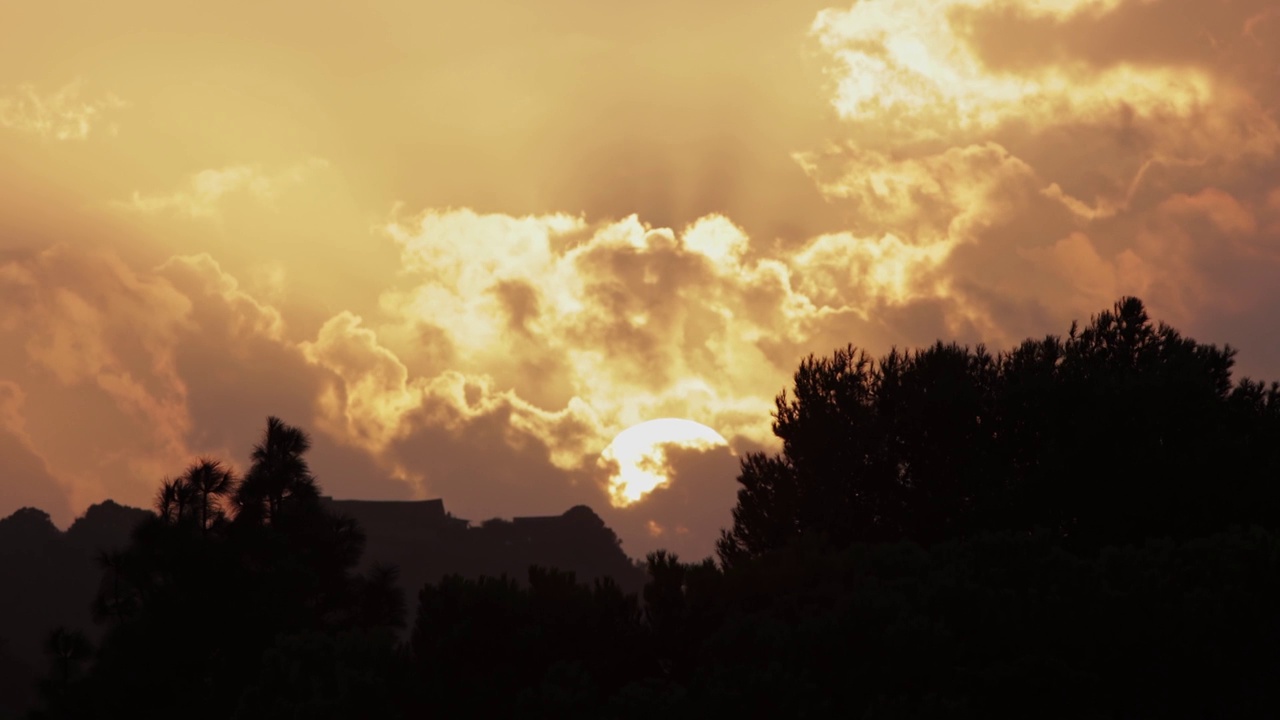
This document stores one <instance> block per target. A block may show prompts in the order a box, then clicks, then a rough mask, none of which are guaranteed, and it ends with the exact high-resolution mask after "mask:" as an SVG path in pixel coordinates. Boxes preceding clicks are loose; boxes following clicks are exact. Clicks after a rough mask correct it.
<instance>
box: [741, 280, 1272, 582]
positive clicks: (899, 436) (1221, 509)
mask: <svg viewBox="0 0 1280 720" xmlns="http://www.w3.org/2000/svg"><path fill="white" fill-rule="evenodd" d="M1234 356H1235V351H1234V350H1232V349H1231V348H1230V347H1226V348H1218V347H1216V346H1213V345H1203V344H1199V343H1196V342H1195V341H1194V340H1191V339H1188V338H1184V337H1182V336H1181V335H1180V334H1179V333H1178V332H1177V331H1176V330H1174V329H1173V328H1170V327H1168V326H1166V325H1163V324H1158V325H1157V324H1153V323H1152V322H1151V320H1150V318H1149V317H1148V315H1147V313H1146V310H1145V308H1144V307H1143V305H1142V303H1141V302H1140V301H1139V300H1137V299H1136V298H1124V299H1122V300H1121V301H1119V302H1118V303H1116V305H1115V306H1114V308H1113V309H1112V310H1109V311H1106V312H1103V313H1100V314H1098V315H1097V316H1095V317H1094V318H1093V319H1092V321H1091V322H1090V324H1089V325H1088V326H1087V327H1086V328H1085V329H1084V330H1079V329H1078V328H1076V327H1074V326H1073V327H1072V328H1071V331H1070V333H1069V334H1068V336H1067V337H1066V338H1065V339H1061V338H1058V337H1053V336H1050V337H1046V338H1045V339H1043V340H1040V341H1035V340H1028V341H1026V342H1024V343H1023V344H1022V345H1020V346H1019V347H1017V348H1015V349H1013V350H1011V351H1008V352H1005V353H1000V354H998V355H995V356H992V355H991V354H989V353H987V351H986V350H985V348H983V347H981V346H979V347H978V348H976V349H969V348H964V347H960V346H958V345H954V344H950V345H944V344H942V343H937V344H935V345H934V346H932V347H930V348H927V349H923V350H916V351H910V352H899V351H897V350H894V351H892V352H890V353H889V354H888V355H886V356H884V357H883V358H881V359H880V360H879V361H878V362H876V361H873V360H871V359H870V358H869V357H868V356H867V355H866V353H864V352H861V351H858V350H856V349H855V348H853V347H852V346H850V347H848V348H845V349H841V350H837V351H836V352H835V353H834V354H833V355H832V356H831V357H827V358H815V357H813V356H810V357H809V358H807V359H806V360H804V361H803V362H802V363H801V365H800V368H799V369H798V370H797V372H796V374H795V385H794V388H793V390H792V391H791V392H790V393H786V392H784V393H783V394H781V395H779V396H778V398H777V400H776V410H775V413H774V425H773V428H774V433H775V434H776V435H777V436H778V437H779V438H780V439H781V440H782V443H783V449H782V452H781V453H780V454H778V455H768V454H764V453H752V454H748V455H747V456H746V457H745V458H744V459H743V461H742V467H741V474H740V476H739V479H738V481H739V484H740V485H741V487H740V489H739V491H738V502H737V504H736V506H735V508H734V510H733V517H734V524H733V527H732V528H731V529H729V530H726V531H725V532H724V533H723V534H722V537H721V539H720V542H719V544H718V551H719V555H720V558H721V560H722V562H725V563H727V564H733V563H737V562H742V561H744V559H746V558H749V557H752V556H757V555H760V554H761V553H764V552H767V551H769V550H771V549H776V548H780V547H783V546H785V545H786V544H788V543H791V542H795V541H796V540H797V539H798V538H799V537H801V536H803V535H818V536H821V537H822V538H824V539H825V542H830V543H833V544H835V545H837V546H839V545H844V544H848V543H850V542H855V541H870V542H876V541H893V540H900V539H911V540H915V541H918V542H922V543H925V544H932V543H936V542H939V541H942V540H945V539H947V538H960V537H967V536H970V535H972V534H974V533H978V532H987V531H1000V530H1021V531H1027V530H1031V529H1033V528H1037V527H1039V528H1045V529H1049V530H1051V531H1052V532H1054V533H1056V534H1058V535H1059V536H1061V537H1064V538H1070V542H1071V543H1072V544H1073V545H1074V546H1075V547H1077V548H1079V549H1081V550H1088V549H1096V548H1098V547H1101V546H1102V545H1105V544H1108V543H1116V542H1134V541H1140V540H1142V539H1143V538H1146V537H1150V536H1153V535H1166V534H1167V535H1171V536H1173V537H1178V538H1186V537H1192V536H1195V535H1198V534H1203V533H1206V532H1211V531H1214V530H1218V529H1222V528H1225V527H1227V526H1228V525H1229V524H1231V523H1240V522H1259V523H1266V524H1274V523H1275V522H1276V520H1277V519H1278V518H1280V493H1278V492H1277V488H1276V486H1275V483H1274V482H1271V481H1270V480H1269V479H1268V478H1271V477H1274V476H1275V474H1276V472H1277V471H1280V452H1278V451H1277V449H1276V445H1277V443H1275V440H1276V438H1277V435H1276V434H1275V432H1276V429H1277V428H1280V424H1278V423H1277V420H1276V416H1277V411H1278V408H1280V406H1278V405H1277V391H1276V389H1275V386H1274V385H1273V386H1272V388H1271V389H1270V390H1267V389H1264V388H1263V387H1262V386H1261V385H1259V384H1257V383H1252V382H1250V381H1248V380H1247V379H1246V380H1244V381H1241V382H1240V383H1237V384H1233V383H1232V379H1231V368H1232V365H1233V362H1234ZM1266 438H1270V440H1267V439H1266ZM1209 485H1216V486H1218V487H1217V489H1215V490H1214V491H1209V489H1208V486H1209Z"/></svg>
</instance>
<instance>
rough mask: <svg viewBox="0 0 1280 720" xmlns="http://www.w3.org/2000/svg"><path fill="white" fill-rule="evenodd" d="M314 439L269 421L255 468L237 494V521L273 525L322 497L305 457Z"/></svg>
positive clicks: (257, 447) (256, 451) (277, 421)
mask: <svg viewBox="0 0 1280 720" xmlns="http://www.w3.org/2000/svg"><path fill="white" fill-rule="evenodd" d="M309 449H311V439H310V438H309V437H307V434H306V433H305V432H303V431H302V430H301V429H300V428H296V427H292V426H290V425H286V424H285V423H284V422H283V421H281V420H280V419H279V418H277V417H269V418H267V429H266V431H265V432H264V433H263V436H262V441H261V442H259V443H258V444H257V445H255V446H254V448H253V454H252V456H251V459H252V460H253V465H252V466H251V467H250V468H249V471H248V472H247V473H245V477H244V481H243V482H242V483H241V484H240V486H239V488H238V489H237V491H236V494H235V505H236V512H237V519H239V520H242V521H247V522H265V523H272V522H276V521H277V520H278V519H279V516H280V515H281V513H282V512H287V510H288V509H289V508H290V507H291V506H296V507H299V508H307V507H309V506H311V505H314V504H315V502H316V501H318V500H319V497H320V493H319V491H318V489H317V487H316V483H315V479H314V478H313V477H312V476H311V469H310V467H309V466H308V465H307V461H306V459H305V458H304V457H303V455H304V454H305V453H306V452H307V451H308V450H309Z"/></svg>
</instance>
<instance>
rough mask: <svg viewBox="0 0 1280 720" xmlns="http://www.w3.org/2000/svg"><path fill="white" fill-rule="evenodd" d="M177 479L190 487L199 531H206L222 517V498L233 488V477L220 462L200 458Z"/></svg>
mask: <svg viewBox="0 0 1280 720" xmlns="http://www.w3.org/2000/svg"><path fill="white" fill-rule="evenodd" d="M179 480H180V481H181V482H182V483H184V484H185V486H186V487H188V488H190V491H191V494H192V496H193V499H194V500H195V510H196V513H197V515H198V516H199V520H200V530H201V532H208V531H209V528H210V527H211V525H212V524H213V523H216V522H218V521H219V520H221V519H222V517H223V513H222V499H223V498H225V497H227V496H228V495H230V494H231V493H232V491H234V490H235V477H234V476H233V475H232V474H231V471H230V470H228V469H227V468H226V467H224V466H223V464H222V463H221V462H219V461H217V460H212V459H209V458H201V459H199V460H197V461H196V462H194V463H192V464H191V465H190V466H189V467H188V468H187V470H186V472H184V473H183V474H182V477H181V478H179ZM161 492H163V490H162V491H161Z"/></svg>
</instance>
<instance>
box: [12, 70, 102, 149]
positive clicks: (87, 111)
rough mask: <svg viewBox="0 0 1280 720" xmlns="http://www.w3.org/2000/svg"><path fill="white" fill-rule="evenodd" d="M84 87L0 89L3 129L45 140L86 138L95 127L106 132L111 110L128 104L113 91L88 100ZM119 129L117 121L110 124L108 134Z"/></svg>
mask: <svg viewBox="0 0 1280 720" xmlns="http://www.w3.org/2000/svg"><path fill="white" fill-rule="evenodd" d="M81 87H82V83H81V82H79V81H76V82H72V83H70V84H68V85H64V86H63V87H62V88H60V89H58V90H55V91H52V92H40V91H38V90H37V89H36V88H35V87H34V86H32V85H19V86H18V87H16V88H13V89H11V90H9V91H8V92H5V91H4V89H3V88H0V128H3V129H5V130H12V131H16V132H20V133H29V134H31V135H35V136H37V137H40V138H42V139H45V140H85V139H88V137H89V135H90V133H92V132H93V131H94V128H95V127H96V128H98V132H102V130H101V126H102V124H103V123H104V122H106V123H109V120H108V118H109V116H110V113H111V111H112V110H115V109H118V108H121V107H124V105H125V103H124V101H123V100H121V99H120V98H118V97H116V96H114V95H111V94H106V95H104V96H102V97H97V98H94V99H84V98H83V97H82V93H81ZM115 131H116V127H115V125H114V124H110V123H109V124H107V132H108V133H114V132H115Z"/></svg>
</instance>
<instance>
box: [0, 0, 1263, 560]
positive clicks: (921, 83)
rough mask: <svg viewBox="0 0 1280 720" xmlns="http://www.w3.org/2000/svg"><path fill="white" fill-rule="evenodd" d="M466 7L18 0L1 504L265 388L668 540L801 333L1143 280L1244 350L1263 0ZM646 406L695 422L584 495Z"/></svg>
mask: <svg viewBox="0 0 1280 720" xmlns="http://www.w3.org/2000/svg"><path fill="white" fill-rule="evenodd" d="M73 4H75V3H73ZM477 7H478V6H473V5H467V4H465V3H458V4H455V5H448V4H439V3H435V4H423V3H410V2H407V1H406V0H378V2H374V3H373V4H372V5H369V6H367V7H365V6H361V8H359V9H356V8H354V7H352V8H345V9H344V8H339V7H338V6H333V7H329V6H325V7H308V8H307V11H306V12H304V13H298V12H296V11H294V10H291V9H289V8H288V4H287V3H286V4H284V5H280V6H278V7H276V6H273V7H271V8H264V7H263V6H261V4H260V3H250V2H248V1H247V0H231V1H230V2H227V3H223V4H221V5H220V6H219V8H218V9H217V11H216V12H212V11H206V10H201V9H198V8H187V9H182V10H177V9H175V10H173V11H172V12H166V13H155V12H152V8H151V7H150V5H149V4H148V2H147V1H146V0H124V2H122V3H118V4H115V5H113V9H112V12H110V13H104V12H101V11H100V10H96V9H95V8H97V6H96V5H91V4H89V3H87V2H86V3H83V8H82V9H83V10H84V11H85V12H84V13H82V14H74V13H73V14H72V15H70V16H68V15H65V14H59V13H55V12H52V11H49V10H47V9H46V8H45V7H44V6H43V5H41V4H39V3H28V4H25V5H23V6H22V7H21V8H19V9H18V10H15V12H17V13H19V15H18V16H17V17H16V20H18V21H20V22H22V23H23V24H24V25H23V26H24V27H27V28H29V32H28V33H26V34H24V36H23V37H18V38H15V39H14V42H12V43H6V44H5V45H4V46H2V47H0V98H3V99H0V157H3V158H4V159H5V162H4V163H0V180H2V181H3V182H4V183H5V184H6V185H7V186H13V187H14V188H16V190H15V192H16V193H17V196H15V197H9V196H6V197H4V198H0V203H3V210H4V212H3V213H0V467H4V468H7V470H6V471H5V474H0V513H7V512H8V511H10V510H12V509H13V508H15V507H16V506H17V505H19V504H25V503H32V502H35V503H44V504H47V505H48V508H47V509H51V510H52V511H54V512H55V514H56V515H57V517H58V519H59V521H61V522H66V521H67V520H69V517H68V515H69V514H70V513H73V512H78V511H80V510H82V509H83V507H84V506H85V505H86V504H88V503H89V502H92V501H95V500H99V499H101V498H103V497H106V496H113V497H115V498H116V499H117V500H121V501H125V502H134V503H143V502H146V501H147V499H148V498H149V497H150V495H151V492H152V490H153V489H154V486H155V483H156V482H157V481H158V479H159V478H160V477H161V476H162V475H163V474H165V473H172V472H175V471H177V470H178V469H180V468H181V467H182V465H183V464H185V462H186V461H187V460H188V459H189V458H190V457H191V456H192V455H194V454H196V453H206V452H207V453H213V454H218V455H223V456H227V457H229V458H230V459H232V460H234V461H237V462H242V461H243V459H244V454H245V452H246V450H247V448H248V447H249V445H250V444H251V443H252V440H253V437H254V436H255V434H256V433H257V431H258V429H259V427H258V426H259V425H260V423H261V422H262V419H263V418H264V417H265V416H266V415H268V414H275V415H279V416H281V417H284V418H285V419H286V420H287V421H289V422H293V423H297V424H300V425H302V426H304V427H307V428H309V429H311V430H312V431H313V432H314V433H315V435H316V440H317V443H316V449H315V453H316V455H317V457H316V462H315V463H314V466H315V467H316V469H317V471H318V472H319V473H320V474H321V481H322V482H323V483H324V485H325V487H326V489H328V490H330V491H332V492H333V493H334V494H336V495H340V496H350V497H408V496H411V495H417V496H422V495H430V496H443V497H444V499H445V502H446V505H447V507H449V508H450V509H451V510H452V511H453V512H455V513H457V514H459V515H461V516H463V517H469V518H472V519H476V520H479V519H484V518H486V517H490V516H493V515H517V514H539V513H559V512H562V511H563V510H564V509H565V508H566V507H569V506H570V505H573V504H577V503H586V504H589V505H591V506H593V507H594V508H596V509H597V510H598V511H599V512H601V513H602V515H604V516H605V518H606V520H607V521H608V522H609V523H610V524H611V525H613V526H615V527H617V528H618V529H619V532H620V533H621V534H622V537H623V538H624V540H625V542H626V546H625V547H626V549H627V550H628V551H629V552H632V553H634V554H640V553H642V552H644V551H646V550H650V549H654V548H657V547H660V546H667V547H676V548H679V551H680V552H682V553H684V554H686V555H689V554H693V555H697V554H700V553H706V552H709V550H710V548H711V542H712V541H713V540H714V538H715V537H716V534H717V530H718V527H719V526H720V525H723V524H725V523H727V522H728V521H729V517H728V508H729V506H730V505H731V504H732V502H733V492H734V487H733V482H732V477H733V474H734V468H735V463H736V459H735V457H736V456H735V453H737V454H739V455H740V454H741V453H742V452H746V451H749V450H753V449H760V448H773V447H775V446H774V444H773V443H774V440H773V438H772V435H771V432H770V417H769V412H770V410H771V409H772V406H773V398H774V395H775V394H776V393H777V392H778V391H779V390H781V389H782V388H783V387H785V386H787V385H788V384H789V378H790V375H791V373H792V372H793V371H794V368H795V366H796V364H797V362H798V361H799V360H800V358H802V357H803V356H804V355H806V354H808V353H810V352H815V353H828V352H830V351H831V349H832V348H833V347H837V346H843V345H845V344H846V343H849V342H853V343H855V344H857V345H859V346H862V347H865V348H867V349H869V350H870V351H872V352H877V353H878V352H882V351H885V350H887V349H888V348H889V347H891V346H893V345H897V346H910V345H919V344H925V343H929V342H932V341H933V340H935V339H937V338H939V337H944V338H955V339H959V340H961V341H964V342H987V343H989V344H990V345H993V346H995V347H1001V346H1005V345H1007V344H1009V343H1012V342H1015V341H1017V340H1019V339H1021V338H1023V337H1026V336H1027V335H1042V334H1044V333H1046V332H1061V331H1063V330H1065V329H1066V328H1067V327H1068V326H1069V324H1070V322H1071V320H1073V319H1086V318H1087V316H1088V315H1089V314H1090V313H1093V312H1097V311H1098V310H1099V309H1101V308H1103V307H1106V306H1107V305H1109V304H1110V303H1111V302H1112V301H1114V300H1115V299H1116V298H1117V297H1118V296H1120V295H1122V294H1137V295H1139V296H1141V297H1142V298H1143V299H1144V300H1146V301H1147V303H1148V305H1149V306H1150V308H1151V310H1152V312H1153V314H1154V315H1156V316H1158V317H1160V318H1162V319H1165V320H1167V321H1169V322H1171V323H1173V324H1174V325H1176V326H1178V327H1179V328H1181V329H1183V330H1185V331H1187V332H1188V333H1190V334H1192V335H1193V336H1195V337H1197V338H1199V339H1202V340H1207V341H1215V342H1223V341H1230V342H1232V344H1234V345H1236V346H1238V347H1240V348H1241V349H1242V354H1241V365H1242V367H1243V369H1244V370H1246V371H1247V372H1249V373H1250V374H1253V375H1263V376H1268V377H1273V376H1280V371H1277V368H1280V337H1278V336H1277V335H1276V334H1275V333H1273V332H1271V331H1270V328H1271V326H1272V325H1273V318H1274V315H1275V313H1276V312H1278V311H1280V285H1278V284H1277V283H1276V282H1275V278H1276V277H1280V182H1278V181H1277V180H1276V178H1277V177H1280V162H1278V161H1277V157H1276V155H1277V150H1278V149H1280V129H1278V127H1277V107H1280V85H1278V84H1277V83H1276V77H1277V72H1280V14H1277V13H1276V12H1275V8H1274V3H1273V2H1272V0H1233V1H1232V2H1222V3H1206V2H1203V0H859V1H858V2H854V3H850V4H846V5H844V6H842V7H834V8H832V7H824V6H823V4H822V3H821V2H809V0H805V1H804V2H799V1H798V2H795V3H776V2H768V1H767V0H749V1H748V2H747V3H746V4H743V3H742V2H735V3H732V4H729V3H727V2H720V1H717V2H709V3H698V4H694V5H690V4H688V3H677V2H676V1H675V0H659V1H658V2H655V3H649V4H645V5H643V6H638V5H637V6H625V7H624V6H617V5H609V6H606V5H601V4H599V3H586V2H584V1H583V0H554V2H550V3H544V4H542V5H540V6H539V7H538V9H537V10H536V11H534V10H531V9H530V7H528V6H527V4H521V3H517V2H514V0H511V1H509V2H508V1H506V0H504V1H503V2H500V3H498V5H491V4H489V5H486V6H485V7H483V8H480V9H477ZM195 27H199V28H201V32H199V33H196V32H194V31H193V30H192V28H195ZM126 30H127V31H128V32H125V31H126ZM122 37H129V38H131V40H130V41H129V42H128V43H125V42H123V41H121V40H119V38H122ZM19 71H21V72H23V73H26V74H25V75H24V76H17V75H15V74H14V73H17V72H19ZM75 76H82V77H85V78H86V80H85V82H84V83H83V84H81V85H73V86H68V87H64V88H63V89H62V90H54V91H52V92H50V91H46V90H36V89H33V88H58V87H60V82H64V81H65V78H66V77H75ZM60 79H61V80H60ZM6 88H7V90H3V89H6ZM87 88H113V89H115V90H116V91H117V92H119V93H120V95H121V96H122V97H127V98H128V99H129V105H128V106H125V105H123V104H122V103H120V102H119V101H117V100H116V99H115V96H113V95H111V94H109V93H101V94H95V93H93V92H89V90H88V89H87ZM113 129H114V130H115V132H114V133H113V132H112V130H113ZM103 135H110V138H109V140H110V141H109V142H100V141H98V139H99V136H103ZM59 138H61V139H66V140H88V142H76V143H58V142H49V140H54V139H59ZM306 158H325V160H319V159H312V160H307V159H306ZM658 417H677V418H686V419H689V420H692V421H696V422H699V423H703V424H705V425H707V426H708V427H710V428H712V429H713V430H715V431H716V432H718V433H719V434H720V435H722V436H723V437H724V438H725V439H726V440H727V442H728V447H727V448H720V449H717V450H715V451H706V452H695V451H688V452H686V451H681V450H678V449H672V450H671V451H670V452H669V454H668V458H667V460H668V461H669V462H668V465H669V466H670V467H671V468H672V472H673V473H674V475H673V477H674V478H675V479H674V481H673V482H671V483H669V484H667V485H664V486H662V487H660V488H658V489H656V490H654V491H653V492H651V493H649V494H648V495H646V496H645V498H644V500H643V501H642V502H638V503H634V504H633V505H630V506H628V507H626V508H614V507H612V506H611V505H610V503H609V486H608V475H609V469H608V468H602V467H601V466H600V464H599V463H598V459H599V456H600V453H601V451H603V450H604V448H605V446H606V445H607V444H608V442H609V441H610V439H612V438H613V437H614V436H615V435H617V433H619V432H621V431H622V430H624V429H625V428H627V427H630V426H632V425H634V424H636V423H639V422H641V421H644V420H649V419H653V418H658ZM606 465H607V463H606ZM8 468H12V469H8ZM12 478H19V479H16V480H15V479H12ZM19 489H20V491H19Z"/></svg>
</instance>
